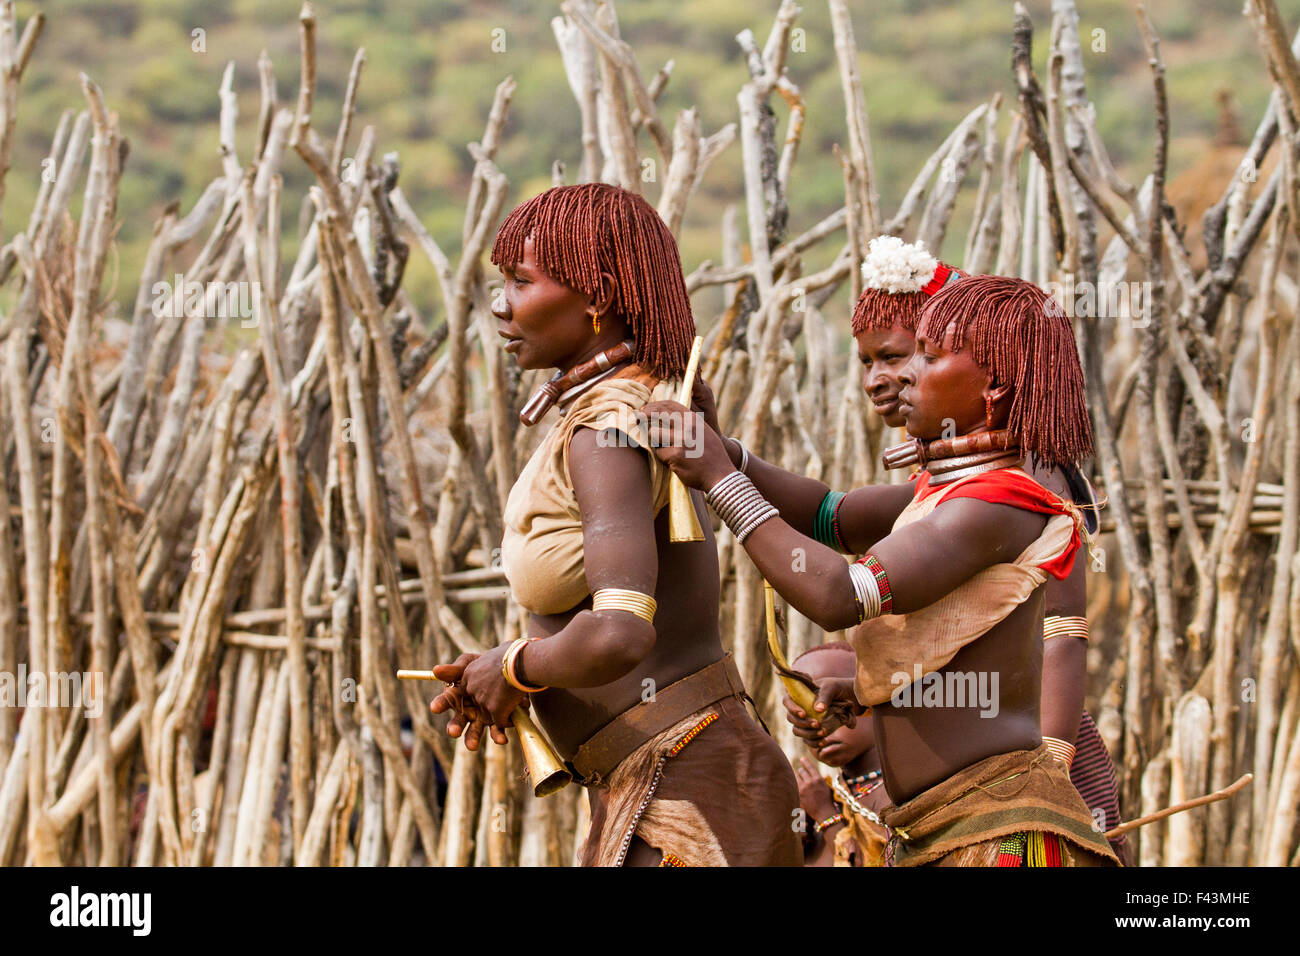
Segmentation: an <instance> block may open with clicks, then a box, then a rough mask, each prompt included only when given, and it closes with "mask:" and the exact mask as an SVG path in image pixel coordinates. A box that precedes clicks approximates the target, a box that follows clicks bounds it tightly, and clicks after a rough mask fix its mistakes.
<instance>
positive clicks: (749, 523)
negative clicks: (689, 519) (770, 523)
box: [704, 471, 780, 544]
mask: <svg viewBox="0 0 1300 956" xmlns="http://www.w3.org/2000/svg"><path fill="white" fill-rule="evenodd" d="M704 498H705V500H706V501H708V503H709V507H711V508H712V509H713V510H714V511H716V512H717V513H718V517H719V518H721V519H722V521H723V523H724V524H725V525H726V526H727V527H728V528H730V529H731V533H732V534H734V535H735V536H736V540H737V541H739V542H740V543H742V544H743V543H744V542H745V538H747V537H749V535H750V534H751V533H752V532H753V530H754V529H755V528H757V527H758V526H759V525H760V524H762V523H763V522H764V521H766V520H767V519H768V518H775V517H777V515H779V514H780V512H779V511H778V510H777V509H776V506H775V505H773V504H772V503H771V502H770V501H768V500H767V499H766V498H764V497H763V495H762V493H761V492H760V491H759V490H758V489H757V488H755V487H754V483H753V482H752V481H750V480H749V478H748V477H746V476H745V474H744V473H743V472H740V471H733V472H731V474H729V475H727V476H726V477H724V478H723V479H722V480H721V481H719V482H718V483H717V484H716V485H714V486H713V487H712V488H710V489H709V490H708V492H707V493H706V494H705V495H704Z"/></svg>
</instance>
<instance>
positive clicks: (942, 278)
mask: <svg viewBox="0 0 1300 956" xmlns="http://www.w3.org/2000/svg"><path fill="white" fill-rule="evenodd" d="M951 274H952V267H951V266H946V265H944V264H943V263H942V262H941V263H939V264H938V265H937V266H935V268H934V275H932V276H931V277H930V281H929V282H927V283H926V284H925V285H923V286H921V291H922V292H924V293H925V294H926V295H934V294H935V293H936V292H938V291H939V290H940V289H942V288H943V284H944V283H945V282H947V281H948V276H949V275H951Z"/></svg>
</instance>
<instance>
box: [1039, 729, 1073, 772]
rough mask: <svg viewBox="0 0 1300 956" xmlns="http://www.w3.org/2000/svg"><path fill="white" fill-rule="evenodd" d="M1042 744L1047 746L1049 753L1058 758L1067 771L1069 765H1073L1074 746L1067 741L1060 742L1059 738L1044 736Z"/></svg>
mask: <svg viewBox="0 0 1300 956" xmlns="http://www.w3.org/2000/svg"><path fill="white" fill-rule="evenodd" d="M1043 743H1045V744H1046V745H1047V749H1048V751H1049V752H1050V753H1052V754H1055V755H1056V756H1057V757H1059V758H1060V760H1061V762H1062V763H1063V764H1065V766H1066V769H1069V767H1070V765H1071V764H1072V763H1074V744H1072V743H1070V742H1069V741H1068V740H1062V739H1061V738H1059V737H1049V736H1047V735H1046V734H1044V735H1043Z"/></svg>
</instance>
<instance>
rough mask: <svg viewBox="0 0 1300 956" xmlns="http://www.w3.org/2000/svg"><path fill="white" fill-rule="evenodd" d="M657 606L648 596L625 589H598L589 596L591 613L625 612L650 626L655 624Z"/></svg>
mask: <svg viewBox="0 0 1300 956" xmlns="http://www.w3.org/2000/svg"><path fill="white" fill-rule="evenodd" d="M658 606H659V605H658V604H657V603H655V599H654V598H652V597H651V596H650V595H648V594H643V593H641V592H640V591H629V590H627V589H626V588H600V589H599V590H596V591H593V592H592V594H591V609H592V610H593V611H627V612H628V613H630V614H635V615H636V616H637V617H639V618H641V619H642V620H643V621H647V622H649V623H650V624H653V623H654V622H655V609H656V608H658Z"/></svg>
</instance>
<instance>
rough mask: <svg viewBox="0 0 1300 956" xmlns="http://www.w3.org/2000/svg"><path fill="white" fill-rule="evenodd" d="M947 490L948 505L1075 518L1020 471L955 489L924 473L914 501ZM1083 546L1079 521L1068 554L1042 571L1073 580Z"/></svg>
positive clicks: (985, 476)
mask: <svg viewBox="0 0 1300 956" xmlns="http://www.w3.org/2000/svg"><path fill="white" fill-rule="evenodd" d="M945 490H946V491H947V494H945V495H944V501H948V500H951V499H953V498H977V499H979V500H980V501H987V502H989V503H990V504H995V505H1011V507H1013V508H1023V509H1025V510H1026V511H1034V512H1037V513H1039V514H1047V515H1071V516H1072V517H1073V516H1074V515H1073V513H1072V512H1071V510H1070V509H1069V508H1068V507H1067V506H1066V503H1065V502H1064V501H1063V500H1062V499H1061V498H1060V496H1058V495H1055V494H1053V493H1052V492H1050V491H1048V490H1047V489H1046V488H1044V487H1043V486H1042V485H1040V484H1039V483H1038V482H1036V481H1034V479H1033V478H1031V477H1029V475H1027V474H1025V473H1024V472H1023V471H1020V470H1019V469H1016V468H999V469H997V470H995V471H986V472H982V473H980V474H978V475H972V476H971V477H970V478H965V479H961V480H959V481H957V482H956V483H955V484H953V485H952V486H951V487H949V486H948V485H931V484H930V473H929V472H928V471H923V472H921V473H920V475H919V477H918V479H917V482H916V491H915V495H914V498H913V500H915V501H920V500H921V499H922V498H925V497H927V496H929V495H930V494H934V493H937V492H942V491H945ZM1082 545H1083V539H1082V537H1080V535H1079V526H1078V522H1077V520H1076V522H1075V528H1074V533H1073V536H1072V537H1071V539H1070V543H1069V545H1068V546H1067V547H1066V549H1065V551H1064V552H1063V553H1062V554H1061V555H1060V557H1058V558H1055V559H1053V560H1051V561H1049V562H1047V563H1046V564H1043V565H1040V567H1041V568H1042V569H1043V570H1044V571H1046V572H1047V573H1048V574H1051V575H1052V576H1053V577H1055V578H1058V579H1060V580H1062V581H1064V580H1065V579H1066V578H1068V577H1069V576H1070V571H1071V569H1072V568H1073V567H1074V558H1075V555H1076V554H1077V553H1078V551H1079V548H1080V547H1082Z"/></svg>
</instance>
